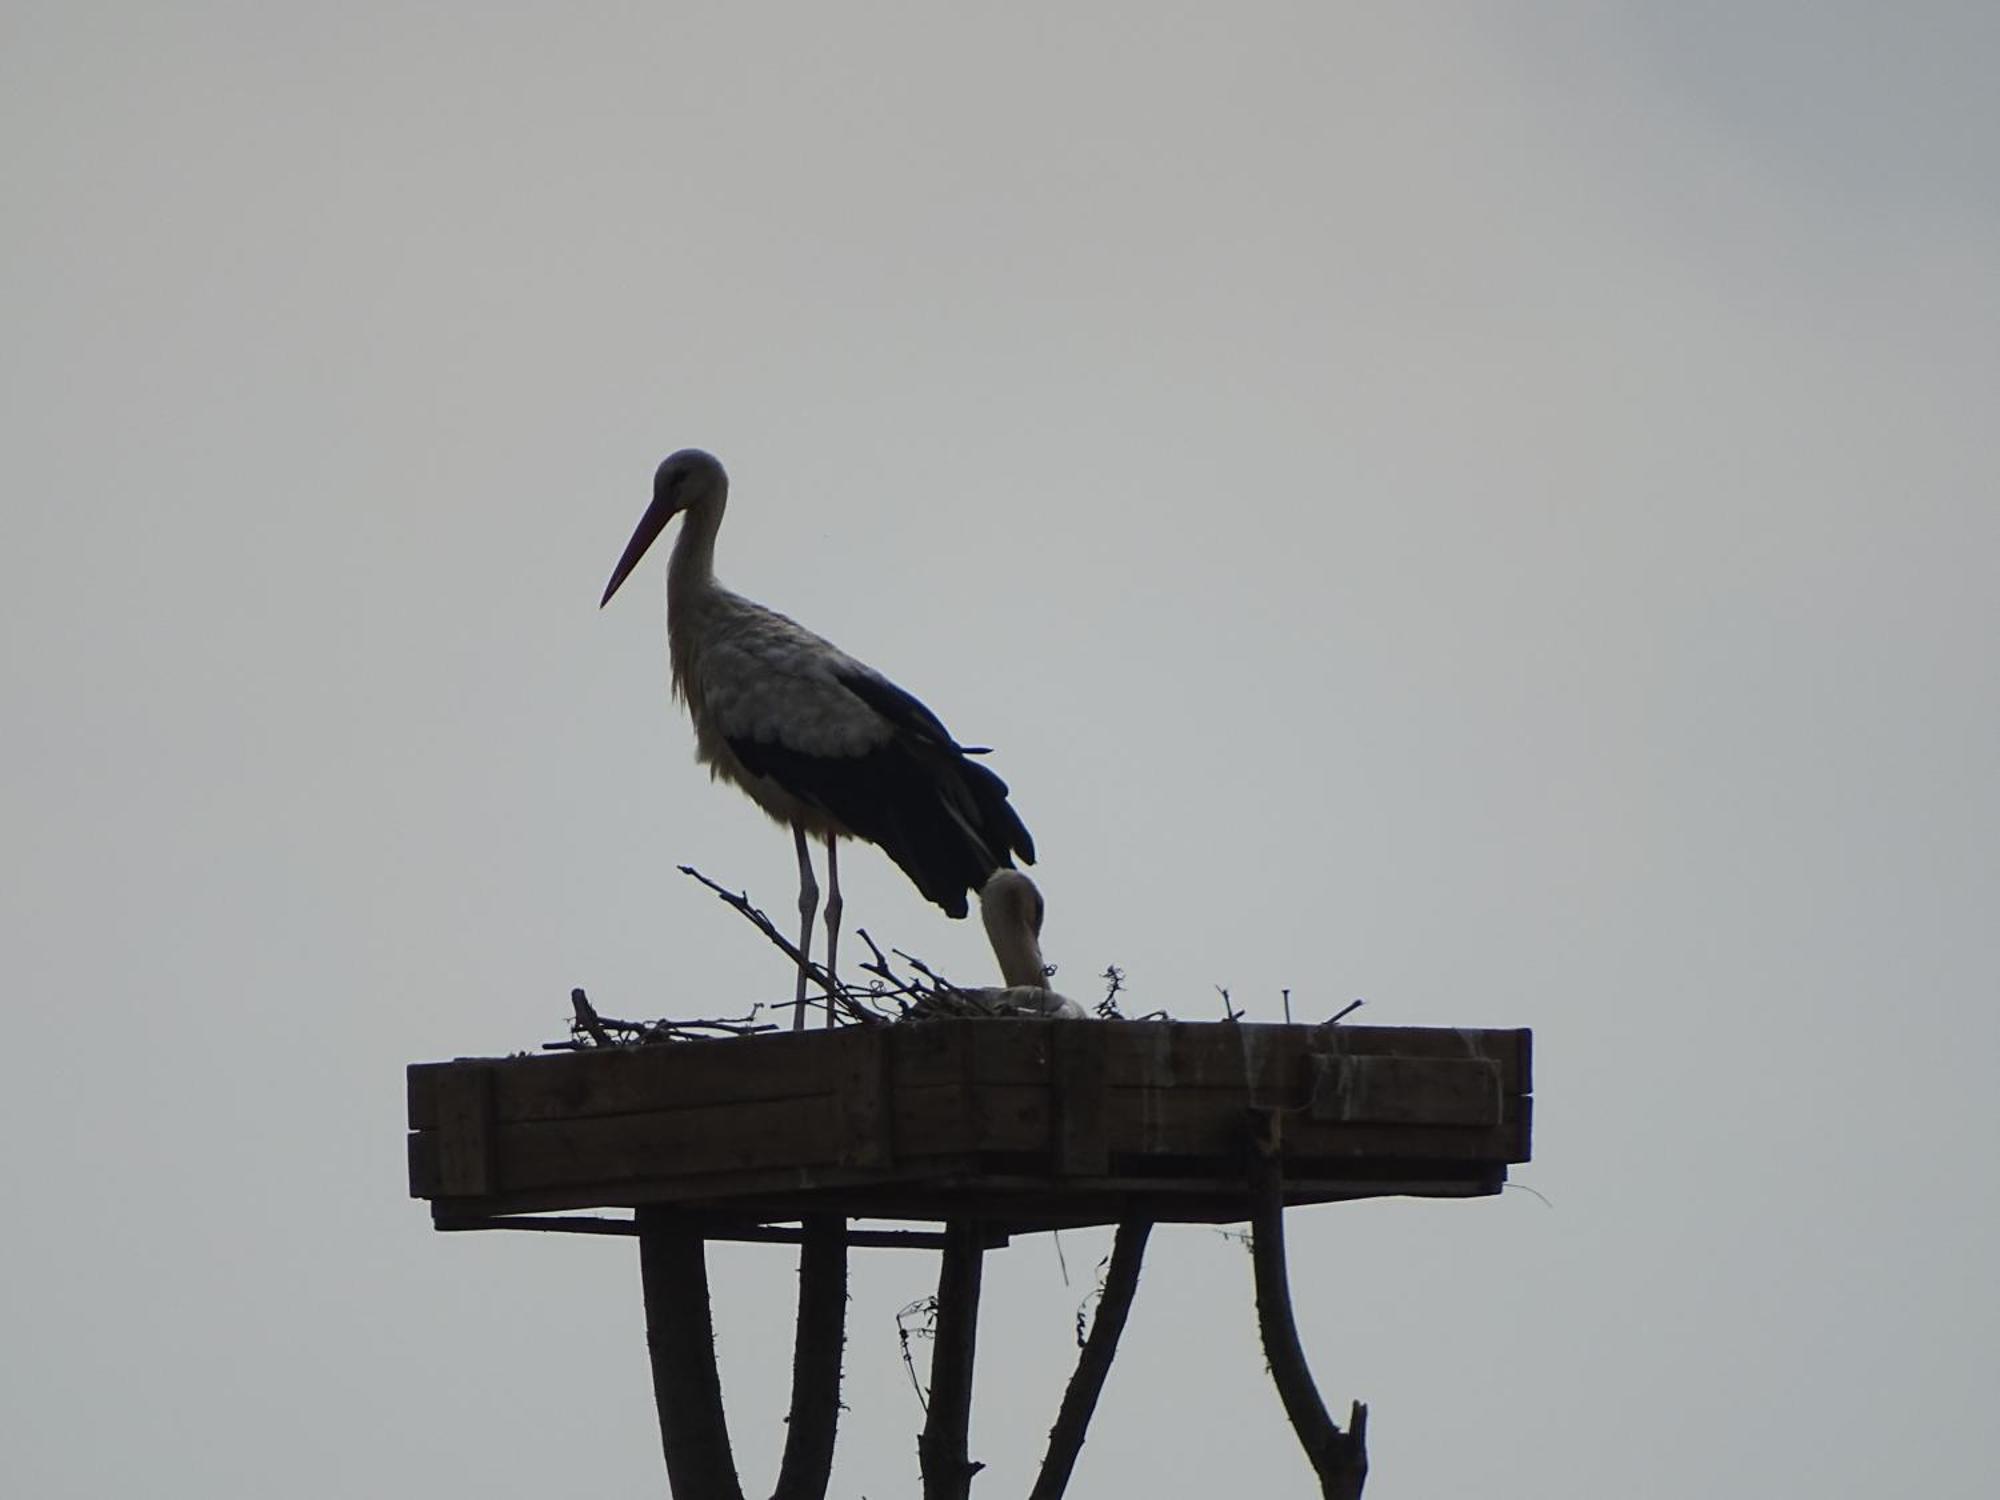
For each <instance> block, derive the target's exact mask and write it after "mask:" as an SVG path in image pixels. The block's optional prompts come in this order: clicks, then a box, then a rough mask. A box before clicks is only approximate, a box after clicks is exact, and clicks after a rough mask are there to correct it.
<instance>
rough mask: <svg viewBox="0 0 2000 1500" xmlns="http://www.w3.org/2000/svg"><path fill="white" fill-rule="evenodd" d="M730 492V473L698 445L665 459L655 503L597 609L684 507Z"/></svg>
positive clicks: (656, 474)
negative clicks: (726, 472)
mask: <svg viewBox="0 0 2000 1500" xmlns="http://www.w3.org/2000/svg"><path fill="white" fill-rule="evenodd" d="M728 493H729V476H728V475H727V474H725V473H724V472H723V471H722V465H721V464H719V463H717V462H716V460H715V456H714V455H713V454H710V453H704V452H702V451H701V449H699V448H683V449H681V451H680V452H678V453H675V454H672V455H670V456H669V457H667V458H666V459H664V460H662V461H661V463H660V466H659V468H657V469H655V470H654V471H653V503H652V504H651V505H649V506H647V507H646V513H645V514H644V515H643V516H641V517H640V518H639V528H638V530H636V531H634V532H633V533H632V540H631V541H629V542H627V543H626V544H625V555H624V556H623V557H621V558H619V559H618V566H617V567H616V568H614V569H612V570H611V582H610V583H609V584H607V585H606V586H605V589H604V597H603V598H602V599H600V600H599V601H598V608H600V609H602V608H603V607H604V606H605V605H607V604H609V603H610V602H611V596H612V595H613V594H615V593H617V592H618V585H619V584H621V583H623V582H624V581H625V578H626V575H627V574H629V573H630V572H631V571H632V570H633V569H634V568H636V567H638V566H639V559H640V558H642V557H644V556H645V555H646V549H647V548H648V547H650V546H652V545H653V542H654V540H655V539H656V538H657V537H658V536H659V534H660V533H661V532H662V531H665V530H666V529H667V522H669V521H671V520H672V519H673V518H674V517H675V516H677V515H679V514H680V513H681V512H682V511H684V510H688V509H690V508H691V507H693V506H696V505H699V504H701V503H702V502H703V501H711V502H712V501H717V500H721V499H722V498H723V497H724V496H726V495H727V494H728Z"/></svg>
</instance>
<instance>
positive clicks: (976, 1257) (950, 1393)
mask: <svg viewBox="0 0 2000 1500" xmlns="http://www.w3.org/2000/svg"><path fill="white" fill-rule="evenodd" d="M984 1253H985V1247H984V1242H983V1240H982V1238H981V1235H980V1231H979V1226H978V1224H977V1223H976V1222H974V1221H973V1220H971V1219H954V1220H952V1221H951V1222H950V1223H949V1224H947V1225H946V1226H945V1248H944V1256H943V1264H942V1265H941V1266H940V1268H939V1272H938V1291H937V1328H936V1332H935V1334H934V1335H933V1338H932V1346H931V1395H930V1409H929V1411H928V1412H927V1413H926V1416H925V1420H924V1430H923V1435H922V1436H921V1437H919V1438H918V1440H917V1457H918V1460H919V1463H920V1464H921V1466H922V1469H923V1476H924V1500H969V1496H970V1495H971V1492H972V1476H973V1475H975V1474H977V1473H978V1472H979V1471H980V1470H981V1469H983V1468H984V1467H986V1466H985V1465H984V1464H981V1463H975V1462H974V1461H973V1460H972V1459H971V1458H970V1457H969V1456H968V1454H967V1448H968V1433H969V1430H970V1428H971V1425H972V1365H973V1355H974V1352H975V1348H976V1345H977V1342H978V1330H979V1283H980V1272H981V1268H982V1258H983V1256H984Z"/></svg>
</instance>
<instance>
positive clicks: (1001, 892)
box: [979, 870, 1049, 989]
mask: <svg viewBox="0 0 2000 1500" xmlns="http://www.w3.org/2000/svg"><path fill="white" fill-rule="evenodd" d="M1042 911H1043V907H1042V893H1041V892H1040V891H1038V890H1036V889H1035V883H1034V881H1032V880H1030V879H1028V877H1027V876H1025V875H1023V874H1022V873H1021V872H1020V871H1019V870H996V871H994V872H993V875H992V876H991V878H989V879H988V880H987V882H986V884H985V886H984V887H983V888H982V889H981V890H980V892H979V915H980V917H981V918H982V919H983V920H984V921H985V923H986V939H987V941H988V942H990V943H992V944H993V956H994V958H996V959H998V960H999V963H1000V977H1001V978H1002V979H1004V980H1005V981H1006V982H1007V983H1008V984H1010V985H1028V986H1031V987H1034V988H1039V989H1047V988H1048V983H1049V975H1048V969H1047V967H1046V966H1045V965H1044V964H1043V962H1042V945H1041V943H1040V941H1039V939H1040V937H1041V932H1042Z"/></svg>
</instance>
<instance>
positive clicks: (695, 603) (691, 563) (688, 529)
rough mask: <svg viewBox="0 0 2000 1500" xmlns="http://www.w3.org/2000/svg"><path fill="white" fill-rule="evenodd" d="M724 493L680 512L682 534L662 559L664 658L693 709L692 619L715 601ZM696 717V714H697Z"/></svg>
mask: <svg viewBox="0 0 2000 1500" xmlns="http://www.w3.org/2000/svg"><path fill="white" fill-rule="evenodd" d="M728 500H729V495H728V492H727V491H726V490H718V491H716V492H714V493H712V494H707V495H703V496H702V497H701V498H700V499H699V500H697V501H695V503H694V504H692V505H690V506H689V507H688V508H687V509H686V510H685V511H683V512H681V533H680V535H679V536H677V537H675V538H674V551H673V556H672V557H671V558H669V559H668V561H667V655H668V657H669V658H670V659H671V661H672V663H673V672H674V690H675V691H676V692H678V693H679V694H680V695H681V697H682V698H683V699H684V700H685V701H686V702H687V704H688V706H689V707H690V708H692V707H694V700H693V698H692V697H690V696H689V695H690V693H691V692H692V691H693V682H694V648H695V642H696V640H697V639H698V638H699V637H700V635H701V632H700V631H699V630H698V629H695V628H692V621H693V619H694V617H695V616H696V615H698V614H701V613H703V612H704V610H705V608H706V606H707V605H708V602H709V601H710V600H711V599H713V598H714V597H715V593H716V588H717V585H716V582H715V534H716V532H717V531H719V530H720V529H721V527H722V510H723V507H724V506H725V505H726V504H727V503H728ZM696 717H697V718H699V717H700V715H696Z"/></svg>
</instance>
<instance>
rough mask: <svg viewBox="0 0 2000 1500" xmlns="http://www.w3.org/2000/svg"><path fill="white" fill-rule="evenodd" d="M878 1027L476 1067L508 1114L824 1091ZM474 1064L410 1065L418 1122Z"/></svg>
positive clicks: (539, 1116) (611, 1110)
mask: <svg viewBox="0 0 2000 1500" xmlns="http://www.w3.org/2000/svg"><path fill="white" fill-rule="evenodd" d="M876 1029H877V1028H873V1027H870V1028H865V1029H864V1028H860V1027H855V1028H851V1029H845V1030H841V1031H835V1032H831V1033H828V1032H824V1031H803V1032H785V1033H783V1034H781V1035H775V1036H750V1037H722V1038H716V1039H713V1040H703V1041H695V1042H662V1043H658V1044H655V1045H652V1046H644V1047H603V1048H593V1049H591V1050H589V1051H587V1052H563V1053H550V1054H545V1055H541V1056H536V1057H515V1058H505V1059H496V1060H492V1061H480V1062H478V1063H477V1066H479V1067H483V1068H487V1069H490V1070H491V1072H492V1075H493V1084H494V1117H495V1118H496V1119H497V1120H499V1121H501V1122H502V1123H512V1122H519V1121H529V1120H573V1119H587V1118H591V1117H594V1116H599V1115H618V1114H635V1113H640V1112H643V1111H649V1110H658V1109H663V1108H666V1109H691V1108H694V1107H696V1106H699V1105H703V1104H746V1103H752V1102H755V1101H757V1100H760V1099H786V1098H796V1097H799V1096H801V1095H810V1094H823V1093H826V1092H827V1091H828V1090H829V1088H830V1087H831V1085H830V1083H829V1081H828V1080H829V1077H830V1075H831V1074H832V1073H833V1072H834V1071H835V1070H836V1069H837V1068H838V1067H840V1066H841V1065H842V1062H843V1061H844V1058H845V1056H846V1054H847V1052H848V1051H849V1049H852V1048H859V1047H865V1046H867V1045H869V1044H870V1042H871V1040H872V1033H873V1032H874V1031H875V1030H876ZM883 1029H886V1028H883ZM472 1065H473V1064H471V1063H468V1062H466V1061H459V1062H452V1063H419V1064H417V1065H416V1066H414V1067H412V1068H411V1069H410V1095H411V1098H410V1123H411V1125H412V1127H413V1128H415V1129H419V1130H421V1129H426V1128H428V1126H429V1124H430V1121H429V1119H428V1118H427V1104H428V1101H429V1099H430V1097H431V1095H432V1094H433V1093H434V1091H435V1089H436V1087H437V1085H438V1082H439V1081H440V1080H441V1079H443V1078H445V1077H448V1076H449V1075H450V1074H451V1073H452V1072H453V1071H454V1070H456V1069H459V1068H464V1067H467V1066H472Z"/></svg>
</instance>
